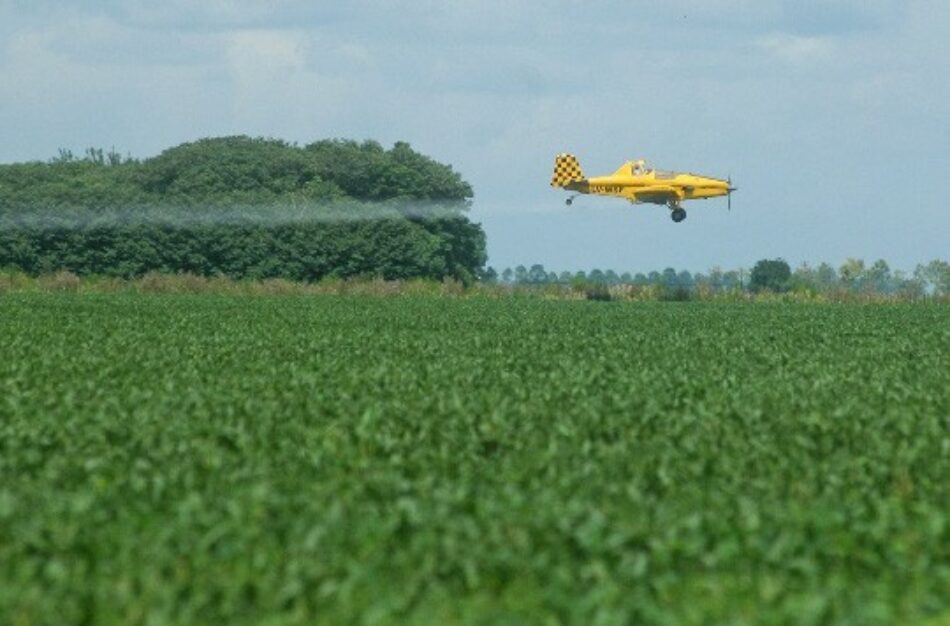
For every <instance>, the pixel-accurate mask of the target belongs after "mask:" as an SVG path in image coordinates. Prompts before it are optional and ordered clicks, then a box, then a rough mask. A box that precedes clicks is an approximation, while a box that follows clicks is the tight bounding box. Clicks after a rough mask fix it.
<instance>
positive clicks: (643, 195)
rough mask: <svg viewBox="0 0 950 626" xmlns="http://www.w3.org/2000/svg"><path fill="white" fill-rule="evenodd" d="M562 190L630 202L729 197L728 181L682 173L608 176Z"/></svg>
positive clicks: (661, 202)
mask: <svg viewBox="0 0 950 626" xmlns="http://www.w3.org/2000/svg"><path fill="white" fill-rule="evenodd" d="M566 189H569V190H571V191H577V192H579V193H590V194H597V195H603V196H616V197H619V198H626V199H627V200H629V201H630V202H636V203H640V202H650V203H653V204H669V203H670V202H673V203H676V204H678V203H679V202H682V201H684V200H705V199H706V198H717V197H719V196H726V195H729V182H728V181H725V180H720V179H718V178H710V177H708V176H699V175H697V174H689V173H682V172H657V171H656V170H650V171H647V172H645V173H643V174H611V175H609V176H594V177H592V178H588V179H587V180H584V181H578V182H572V183H569V184H568V185H567V186H566Z"/></svg>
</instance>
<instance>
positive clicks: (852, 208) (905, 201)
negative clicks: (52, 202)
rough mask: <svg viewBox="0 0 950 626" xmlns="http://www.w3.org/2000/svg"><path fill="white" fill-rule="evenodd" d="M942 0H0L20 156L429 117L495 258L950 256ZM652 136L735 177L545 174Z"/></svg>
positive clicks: (626, 262) (948, 92) (414, 127)
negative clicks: (672, 199) (644, 192)
mask: <svg viewBox="0 0 950 626" xmlns="http://www.w3.org/2000/svg"><path fill="white" fill-rule="evenodd" d="M947 42H950V2H947V1H946V0H809V1H803V0H795V1H786V0H665V1H664V2H657V1H652V2H648V1H645V0H623V1H608V0H601V1H597V0H595V1H591V2H578V1H574V2H567V1H561V0H548V1H547V2H544V3H541V2H510V1H507V0H418V1H415V2H409V1H404V2H399V1H395V0H351V1H349V2H339V1H313V0H310V1H305V0H257V1H250V0H247V1H245V0H205V1H202V2H197V1H190V2H189V1H184V0H165V1H163V2H158V1H145V0H88V1H85V2H50V1H47V0H29V1H22V0H0V129H2V130H0V162H4V163H7V162H14V161H24V160H34V159H40V160H47V159H49V158H51V157H53V156H55V155H56V154H57V153H58V151H59V149H60V148H67V149H71V150H73V151H74V152H77V153H81V152H82V151H83V150H84V149H85V148H86V147H91V146H95V147H103V148H106V149H109V148H115V149H116V150H117V151H119V152H121V153H123V154H125V153H128V154H131V155H132V156H135V157H148V156H152V155H155V154H158V153H159V152H161V151H162V150H163V149H165V148H169V147H172V146H174V145H177V144H179V143H182V142H185V141H192V140H195V139H198V138H201V137H210V136H221V135H235V134H243V135H251V136H263V137H276V138H281V139H285V140H287V141H291V142H297V143H300V144H306V143H310V142H312V141H315V140H317V139H321V138H327V137H342V138H352V139H357V140H362V139H374V140H377V141H380V142H381V143H383V144H384V145H391V144H392V143H393V142H395V141H399V140H404V141H408V142H409V143H410V144H411V145H412V146H413V147H414V148H415V149H416V150H418V151H420V152H422V153H424V154H427V155H429V156H431V157H433V158H435V159H436V160H438V161H441V162H444V163H449V164H451V165H452V166H453V167H454V168H455V169H456V170H457V171H459V172H460V173H461V174H462V175H463V177H464V178H465V179H466V180H468V181H469V182H470V183H471V184H472V185H473V187H474V189H475V199H474V203H473V208H472V211H471V217H472V219H473V220H475V221H477V222H480V223H481V224H482V225H483V227H484V228H485V231H486V233H487V236H488V252H489V263H490V264H491V265H492V266H495V267H497V268H504V267H508V266H512V267H513V266H515V265H518V264H524V265H529V266H530V265H531V264H534V263H542V264H544V265H545V267H546V268H548V269H550V270H556V271H562V270H579V269H585V270H590V269H593V268H601V269H615V270H617V271H634V272H635V271H650V270H654V269H662V268H665V267H675V268H677V269H688V270H691V271H705V270H707V269H709V268H711V267H713V266H720V267H723V268H727V269H728V268H735V267H749V266H751V265H752V264H754V263H755V261H756V260H758V259H762V258H776V257H781V258H784V259H786V260H787V261H789V263H791V264H792V265H793V266H796V265H798V264H800V263H802V262H808V263H810V264H813V265H814V264H817V263H818V262H822V261H827V262H830V263H832V264H835V265H838V264H840V263H841V262H843V261H844V260H845V259H846V258H848V257H857V258H863V259H865V260H866V261H868V262H870V261H872V260H874V259H877V258H884V259H886V260H888V261H889V262H890V264H891V266H892V268H895V269H904V270H911V269H913V267H914V266H915V265H916V264H917V263H921V262H926V261H927V260H930V259H933V258H943V259H946V258H948V257H950V200H948V199H947V196H948V193H950V190H948V188H947V185H946V183H948V182H950V176H948V174H950V157H948V155H947V149H948V148H950V121H948V120H950V55H948V52H950V44H948V43H947ZM558 152H571V153H573V154H576V155H577V156H578V157H579V159H580V162H581V165H582V167H583V168H584V171H585V173H586V174H588V175H598V174H607V173H610V172H612V171H614V169H616V168H617V167H618V166H619V165H620V164H621V163H622V162H624V161H626V160H629V159H634V158H645V159H647V160H648V161H649V162H650V163H651V164H653V165H655V166H656V167H659V168H662V169H673V170H685V171H692V172H697V173H702V174H708V175H712V176H717V177H725V176H731V177H732V180H733V182H734V184H735V185H736V186H738V187H739V191H738V192H736V193H735V194H734V195H733V199H732V210H731V211H728V210H727V208H726V201H725V199H717V200H709V201H705V202H704V201H699V202H694V203H687V204H686V205H685V206H686V208H687V210H688V213H689V217H688V219H687V220H686V221H685V222H682V223H680V224H674V223H673V222H672V221H671V220H670V218H669V211H668V209H666V208H665V207H661V206H656V205H649V204H643V205H631V204H629V203H627V202H626V201H623V200H620V199H616V198H598V197H581V198H579V199H577V200H576V201H575V202H574V204H573V205H572V206H571V207H567V206H565V205H564V199H565V197H566V195H567V194H566V193H565V192H563V191H560V190H554V189H552V188H551V187H550V186H549V185H548V182H549V180H550V176H551V169H552V167H553V160H554V155H555V154H556V153H558Z"/></svg>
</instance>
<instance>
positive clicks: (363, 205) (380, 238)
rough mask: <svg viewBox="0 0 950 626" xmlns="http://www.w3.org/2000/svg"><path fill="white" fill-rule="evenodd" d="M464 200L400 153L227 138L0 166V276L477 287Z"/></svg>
mask: <svg viewBox="0 0 950 626" xmlns="http://www.w3.org/2000/svg"><path fill="white" fill-rule="evenodd" d="M471 197H472V188H471V186H470V185H469V184H468V183H467V182H465V181H464V180H463V179H462V177H461V176H460V175H459V174H458V173H457V172H455V171H453V170H452V168H451V167H450V166H447V165H443V164H441V163H438V162H436V161H434V160H432V159H431V158H429V157H427V156H424V155H422V154H419V153H417V152H415V151H414V150H412V148H411V147H410V146H409V145H408V144H406V143H403V142H399V143H396V144H395V145H394V146H393V147H392V148H390V149H388V150H387V149H384V148H383V147H382V146H381V145H379V144H378V143H376V142H372V141H367V142H363V143H357V142H354V141H343V140H324V141H317V142H315V143H312V144H309V145H306V146H303V147H299V146H296V145H291V144H288V143H286V142H283V141H279V140H272V139H254V138H249V137H224V138H212V139H203V140H200V141H196V142H194V143H186V144H182V145H180V146H177V147H175V148H171V149H169V150H166V151H164V152H162V153H161V154H160V155H158V156H156V157H153V158H150V159H145V160H141V161H140V160H137V159H133V158H130V157H123V156H121V155H119V154H118V153H116V152H115V151H110V152H105V151H103V150H99V149H89V150H87V151H86V153H85V154H84V155H83V156H81V157H76V156H75V155H73V154H72V153H70V152H68V151H61V152H60V154H59V156H58V157H56V158H55V159H52V160H51V161H49V162H31V163H16V164H10V165H0V267H10V268H14V269H19V270H22V271H25V272H28V273H30V274H34V275H35V274H40V273H48V272H53V271H58V270H65V271H70V272H74V273H76V274H79V275H85V274H97V275H105V276H117V277H135V276H141V275H144V274H146V273H148V272H152V271H159V272H188V273H193V274H197V275H204V276H212V275H218V274H223V275H226V276H229V277H231V278H238V279H240V278H277V277H279V278H287V279H291V280H306V281H316V280H321V279H323V278H327V277H340V278H348V277H354V276H378V277H381V278H384V279H409V278H429V279H436V280H441V279H443V278H452V279H455V280H461V281H463V282H470V281H472V280H475V279H476V278H477V277H478V276H479V275H480V273H481V271H482V270H483V268H484V265H485V258H486V254H485V235H484V232H483V231H482V229H481V227H480V226H479V225H478V224H474V223H472V222H471V221H470V220H469V219H468V217H467V215H466V212H467V211H468V209H469V206H470V199H471Z"/></svg>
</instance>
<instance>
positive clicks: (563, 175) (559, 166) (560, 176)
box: [551, 153, 584, 187]
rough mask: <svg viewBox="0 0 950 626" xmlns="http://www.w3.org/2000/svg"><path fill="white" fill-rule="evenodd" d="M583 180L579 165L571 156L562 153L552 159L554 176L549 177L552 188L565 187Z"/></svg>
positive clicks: (574, 157)
mask: <svg viewBox="0 0 950 626" xmlns="http://www.w3.org/2000/svg"><path fill="white" fill-rule="evenodd" d="M581 180H584V172H583V171H581V164H580V163H579V162H578V161H577V157H576V156H574V155H573V154H566V153H562V154H559V155H557V156H556V157H554V176H552V177H551V186H552V187H567V186H568V185H569V184H571V183H573V182H577V181H581Z"/></svg>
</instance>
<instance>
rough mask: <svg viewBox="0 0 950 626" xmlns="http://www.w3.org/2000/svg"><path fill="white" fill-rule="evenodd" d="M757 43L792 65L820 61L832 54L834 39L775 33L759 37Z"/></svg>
mask: <svg viewBox="0 0 950 626" xmlns="http://www.w3.org/2000/svg"><path fill="white" fill-rule="evenodd" d="M757 43H758V46H759V47H760V48H762V49H763V50H765V51H766V52H768V53H769V54H772V55H774V56H776V57H778V58H779V59H781V60H783V61H785V62H787V63H791V64H793V65H805V64H815V63H820V62H822V61H825V60H827V59H829V58H830V57H831V56H832V55H833V54H834V41H833V40H832V39H831V38H829V37H808V36H801V35H789V34H785V33H776V34H771V35H768V36H766V37H762V38H760V39H759V40H758V42H757Z"/></svg>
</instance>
